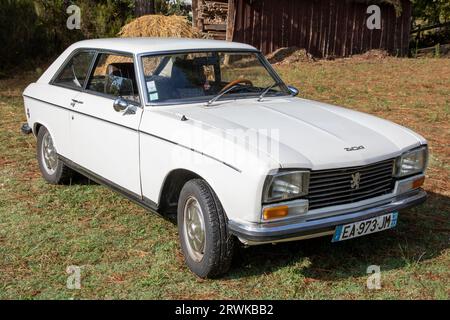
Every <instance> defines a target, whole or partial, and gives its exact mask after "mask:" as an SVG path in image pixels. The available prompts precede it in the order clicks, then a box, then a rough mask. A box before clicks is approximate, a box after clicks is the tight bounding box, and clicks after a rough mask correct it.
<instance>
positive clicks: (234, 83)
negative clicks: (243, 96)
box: [219, 79, 253, 93]
mask: <svg viewBox="0 0 450 320" xmlns="http://www.w3.org/2000/svg"><path fill="white" fill-rule="evenodd" d="M238 83H245V84H248V85H250V86H253V82H251V81H250V80H248V79H236V80H233V81H231V82H230V83H228V84H227V85H226V86H225V87H223V88H222V90H220V92H219V93H222V92H224V91H225V90H227V89H228V88H231V87H232V86H235V85H237V84H238Z"/></svg>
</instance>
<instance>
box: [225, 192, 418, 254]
mask: <svg viewBox="0 0 450 320" xmlns="http://www.w3.org/2000/svg"><path fill="white" fill-rule="evenodd" d="M426 198H427V193H426V192H425V191H423V190H422V189H417V190H413V191H410V192H408V193H405V194H402V195H398V196H395V197H393V198H390V199H388V200H385V201H383V202H382V203H376V204H374V205H373V206H372V207H369V208H367V207H365V208H364V209H361V208H359V209H358V208H356V209H351V210H349V211H348V212H347V213H345V214H342V213H340V214H339V213H337V214H336V215H330V216H328V217H326V218H320V219H313V220H306V221H301V222H294V221H280V222H272V223H241V222H237V221H232V220H230V221H229V222H228V228H229V230H230V232H231V233H232V234H234V235H235V236H237V237H238V238H239V239H240V240H241V241H242V242H243V243H244V244H247V245H256V244H263V243H273V242H280V241H293V240H300V239H307V238H314V237H320V236H324V235H330V234H333V233H334V229H335V228H336V226H339V225H344V224H348V223H352V222H356V221H360V220H365V219H370V218H373V217H376V216H380V215H383V214H386V213H389V212H393V211H398V210H401V209H405V208H409V207H412V206H415V205H418V204H421V203H423V202H424V201H425V200H426Z"/></svg>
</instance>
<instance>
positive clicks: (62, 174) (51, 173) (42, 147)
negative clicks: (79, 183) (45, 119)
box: [36, 127, 72, 184]
mask: <svg viewBox="0 0 450 320" xmlns="http://www.w3.org/2000/svg"><path fill="white" fill-rule="evenodd" d="M36 147H37V150H36V153H37V159H38V163H39V169H40V170H41V174H42V176H43V177H44V179H45V180H46V181H47V182H49V183H52V184H62V183H66V182H68V181H69V180H70V178H71V177H72V170H71V169H70V168H68V167H67V166H66V165H64V164H63V163H62V162H61V160H60V159H58V153H57V151H56V148H55V145H54V144H53V139H52V136H51V135H50V133H49V132H48V130H47V128H45V127H41V128H40V129H39V132H38V136H37V146H36Z"/></svg>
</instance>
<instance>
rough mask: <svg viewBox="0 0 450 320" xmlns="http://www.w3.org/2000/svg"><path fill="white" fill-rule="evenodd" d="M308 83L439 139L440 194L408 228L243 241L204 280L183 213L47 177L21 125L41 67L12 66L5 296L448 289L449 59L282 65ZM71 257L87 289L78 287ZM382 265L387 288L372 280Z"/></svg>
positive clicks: (271, 295)
mask: <svg viewBox="0 0 450 320" xmlns="http://www.w3.org/2000/svg"><path fill="white" fill-rule="evenodd" d="M277 69H278V71H279V72H280V73H281V75H282V76H283V78H284V79H285V81H286V82H287V83H290V84H293V85H295V86H297V87H298V88H299V89H300V90H301V96H304V97H307V98H312V99H316V100H321V101H324V102H329V103H335V104H339V105H343V106H346V107H349V108H352V109H357V110H361V111H365V112H368V113H371V114H374V115H378V116H381V117H383V118H386V119H390V120H392V121H395V122H397V123H399V124H402V125H405V126H407V127H409V128H411V129H413V130H415V131H417V132H419V133H420V134H422V135H423V136H425V137H426V138H427V139H428V141H429V143H430V151H431V157H430V168H429V170H428V172H427V180H426V183H425V189H426V190H427V191H428V192H429V195H430V197H429V200H428V201H427V202H426V203H425V204H424V205H422V206H420V207H417V208H414V209H411V210H406V211H403V212H401V213H400V216H399V225H398V228H396V229H394V230H390V231H386V232H383V233H379V234H374V235H371V236H367V237H364V238H359V239H357V240H353V241H346V242H343V243H338V244H331V243H330V238H329V237H327V238H320V239H313V240H307V241H302V242H295V243H287V244H279V245H276V246H273V245H264V246H259V247H251V248H242V249H240V250H239V252H238V254H237V257H236V259H235V261H234V263H233V267H232V269H231V271H230V272H229V274H228V275H227V276H226V277H224V278H222V279H218V280H200V279H198V278H196V277H195V276H194V275H193V274H192V273H190V272H189V271H188V269H187V268H186V266H185V265H184V263H183V258H182V256H181V253H180V248H179V244H178V238H177V229H176V226H175V225H173V224H172V223H170V222H169V221H166V220H164V219H162V218H160V217H158V216H156V215H154V214H151V213H149V212H146V211H145V210H143V209H142V208H140V207H138V206H136V205H134V204H132V203H131V202H129V201H128V200H126V199H124V198H122V197H121V196H119V195H116V194H115V193H113V192H112V191H110V190H108V189H106V188H105V187H103V186H100V185H95V184H91V185H88V184H86V183H82V182H78V183H75V184H74V185H72V186H53V185H48V184H46V183H45V182H44V181H43V179H42V178H41V176H40V174H39V171H38V167H37V162H36V160H35V139H34V137H33V136H32V135H29V136H24V135H22V134H20V130H19V127H20V125H21V123H23V122H24V121H25V115H24V112H23V103H22V97H21V92H22V90H23V88H24V87H25V86H26V84H27V83H29V82H31V81H33V80H34V79H35V78H36V75H35V74H33V73H25V74H20V75H17V76H16V77H14V78H12V79H4V80H0V110H1V115H0V130H1V131H0V299H15V298H20V299H49V298H50V299H55V298H56V299H70V298H75V299H90V298H100V299H111V298H119V299H123V298H131V299H135V298H137V299H141V298H150V299H170V298H177V299H178V298H180V299H188V298H192V299H215V298H224V299H262V298H267V299H317V298H330V299H398V298H402V299H449V298H450V248H449V247H450V243H449V241H450V217H449V215H450V191H449V187H450V182H449V181H450V180H449V177H450V162H449V160H450V121H449V120H450V59H441V60H439V59H415V60H414V59H397V58H387V59H381V60H367V61H366V60H358V59H349V60H336V61H320V62H314V63H304V64H296V65H289V66H279V67H277ZM70 265H76V266H80V267H81V276H82V282H81V289H80V290H70V289H67V288H66V279H67V277H68V274H67V273H66V268H67V267H68V266H70ZM369 265H379V266H380V268H381V285H382V288H381V289H380V290H369V289H367V288H366V281H367V277H368V274H367V273H366V269H367V267H368V266H369Z"/></svg>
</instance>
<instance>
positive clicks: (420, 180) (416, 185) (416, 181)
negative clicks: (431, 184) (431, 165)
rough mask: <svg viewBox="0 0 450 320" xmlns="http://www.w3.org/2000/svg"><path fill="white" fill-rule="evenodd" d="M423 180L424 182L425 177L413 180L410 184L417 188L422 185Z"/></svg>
mask: <svg viewBox="0 0 450 320" xmlns="http://www.w3.org/2000/svg"><path fill="white" fill-rule="evenodd" d="M424 182H425V177H422V178H419V179H417V180H414V182H413V184H412V187H413V189H417V188H419V187H420V186H422V185H423V183H424Z"/></svg>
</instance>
